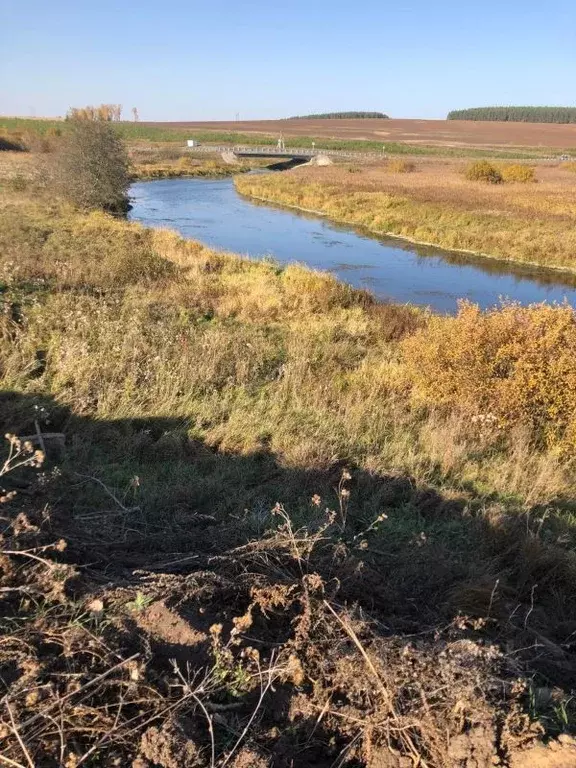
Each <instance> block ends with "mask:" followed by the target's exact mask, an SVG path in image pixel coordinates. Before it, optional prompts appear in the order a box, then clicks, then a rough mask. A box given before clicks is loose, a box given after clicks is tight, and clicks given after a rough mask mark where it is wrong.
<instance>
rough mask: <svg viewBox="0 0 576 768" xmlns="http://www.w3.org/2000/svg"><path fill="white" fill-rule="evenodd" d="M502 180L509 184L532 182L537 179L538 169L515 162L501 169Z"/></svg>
mask: <svg viewBox="0 0 576 768" xmlns="http://www.w3.org/2000/svg"><path fill="white" fill-rule="evenodd" d="M500 173H501V175H502V180H503V181H504V182H506V183H507V184H531V183H533V182H535V181H536V171H535V169H534V168H533V167H532V166H530V165H522V164H521V163H514V164H512V165H505V166H504V167H503V168H501V169H500Z"/></svg>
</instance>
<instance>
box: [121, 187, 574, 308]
mask: <svg viewBox="0 0 576 768" xmlns="http://www.w3.org/2000/svg"><path fill="white" fill-rule="evenodd" d="M131 196H132V203H133V208H132V211H131V212H130V218H131V219H133V220H136V221H140V222H142V223H143V224H146V225H148V226H152V227H168V228H170V229H174V230H176V231H178V232H180V233H181V234H182V235H184V236H185V237H188V238H191V239H194V240H200V241H201V242H203V243H206V244H207V245H209V246H211V247H214V248H221V249H224V250H228V251H234V252H235V253H240V254H244V255H249V256H253V257H264V256H272V257H274V258H275V259H277V260H278V261H279V262H284V263H285V262H290V261H299V262H302V263H304V264H307V265H308V266H310V267H314V268H317V269H323V270H329V271H330V272H333V273H334V274H336V275H337V276H338V277H339V278H340V279H342V280H345V281H346V282H348V283H351V284H352V285H354V286H356V287H359V288H367V289H369V290H370V291H372V292H373V293H374V294H375V295H376V296H378V297H379V298H380V299H382V300H384V301H396V302H400V303H412V304H419V305H423V306H430V307H431V308H432V309H433V310H435V311H438V312H444V313H453V312H455V311H456V307H457V302H458V299H461V298H465V299H469V300H470V301H473V302H476V303H477V304H479V305H480V306H481V307H483V308H487V307H491V306H493V305H495V304H498V303H499V301H500V299H502V298H504V299H511V300H514V301H518V302H520V303H522V304H531V303H535V302H542V301H547V302H562V301H568V302H569V303H570V304H571V305H572V306H575V307H576V275H571V274H569V273H565V272H560V271H556V270H546V269H541V268H536V267H535V268H532V267H528V266H522V265H518V264H512V263H508V262H502V261H497V260H495V259H494V260H493V259H485V258H481V257H474V256H467V255H461V254H456V253H451V252H447V251H442V250H439V249H432V248H427V247H419V246H417V245H413V244H411V243H406V242H403V241H402V240H397V239H378V238H376V237H374V236H371V235H367V234H364V233H362V232H360V231H356V230H354V229H351V228H346V227H342V226H339V225H337V224H332V223H330V222H329V221H328V220H327V219H323V218H321V217H314V216H309V215H305V214H301V213H298V212H295V211H292V210H289V209H285V208H277V207H272V206H268V205H262V204H257V203H253V202H250V201H249V200H247V199H245V198H243V197H241V196H240V195H239V194H238V193H237V192H236V190H235V188H234V183H233V180H232V179H230V178H226V179H217V180H216V179H209V180H207V179H166V180H158V181H146V182H139V183H137V184H134V185H133V187H132V189H131Z"/></svg>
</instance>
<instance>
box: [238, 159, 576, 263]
mask: <svg viewBox="0 0 576 768" xmlns="http://www.w3.org/2000/svg"><path fill="white" fill-rule="evenodd" d="M537 179H538V183H537V184H529V185H520V184H512V185H504V184H503V185H487V184H483V183H481V182H470V181H467V180H466V179H465V178H464V176H463V166H462V165H454V164H444V163H428V164H426V163H419V164H417V165H416V172H413V173H391V172H389V171H388V169H387V167H386V166H385V165H381V166H374V167H370V166H364V167H362V166H357V167H354V166H349V167H333V168H329V169H321V168H314V169H312V168H299V169H297V170H295V171H294V172H292V173H290V174H282V175H266V176H258V177H249V178H248V177H247V178H244V179H238V180H237V181H236V188H237V189H238V191H239V192H241V193H242V194H245V195H248V196H251V197H254V198H257V199H259V200H261V201H265V202H270V203H276V204H281V205H286V206H292V207H295V208H298V209H300V210H305V211H309V212H314V213H316V214H319V215H323V216H327V217H329V218H330V219H332V220H333V221H336V222H340V223H343V224H348V225H352V226H360V227H364V228H366V229H367V230H369V231H371V232H373V233H375V234H378V235H381V236H386V235H387V236H390V235H391V236H395V237H401V238H403V239H406V240H408V241H410V242H414V243H420V244H423V245H432V246H436V247H441V248H446V249H448V250H454V251H459V252H461V253H467V252H468V253H472V254H474V255H482V256H488V257H492V258H497V259H501V260H507V261H518V262H521V263H524V264H530V265H538V266H544V267H553V268H556V269H565V270H570V271H574V270H575V269H576V257H575V256H574V254H575V253H576V234H575V229H574V225H573V224H574V217H575V216H576V191H575V190H574V184H573V173H570V171H569V170H563V169H562V168H561V167H546V166H539V167H538V169H537Z"/></svg>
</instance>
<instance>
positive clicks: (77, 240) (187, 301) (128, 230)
mask: <svg viewBox="0 0 576 768" xmlns="http://www.w3.org/2000/svg"><path fill="white" fill-rule="evenodd" d="M0 233H1V235H0V237H1V238H2V240H1V242H0V245H1V253H2V262H1V268H2V275H3V281H4V283H5V285H6V286H7V293H6V295H5V299H6V301H7V302H8V306H17V307H18V310H17V313H18V315H19V316H20V315H22V316H23V318H24V319H23V320H22V321H19V322H18V323H16V324H15V323H14V321H13V319H12V315H13V312H12V311H7V312H6V313H5V314H4V315H3V320H2V323H3V338H4V342H3V343H2V345H1V353H0V367H1V372H2V379H1V383H2V387H3V388H4V389H12V390H14V391H18V392H23V393H27V392H31V391H34V392H37V391H42V392H44V393H46V394H47V395H50V396H52V397H55V398H56V399H57V400H58V401H60V402H62V403H65V404H66V405H67V406H68V407H69V408H70V409H72V411H73V412H76V413H81V414H87V415H90V416H91V417H95V418H107V419H110V418H125V417H153V416H154V417H156V416H158V417H167V416H170V417H177V418H182V419H185V420H187V421H188V422H191V423H194V424H196V425H197V430H198V434H199V435H201V436H202V438H203V439H205V440H206V441H207V442H208V443H209V444H213V445H218V446H220V447H221V448H222V449H226V450H234V451H238V452H240V453H250V452H253V451H258V450H260V449H261V448H262V447H263V446H266V448H267V449H269V450H271V451H273V452H274V454H276V455H278V456H279V457H281V459H282V461H283V462H284V463H285V465H286V466H308V467H318V468H321V467H328V466H330V465H332V464H333V463H334V462H337V461H340V460H346V461H352V462H354V463H355V464H357V465H358V466H362V467H364V468H366V469H367V470H368V471H377V472H389V471H395V472H403V473H408V474H410V475H411V476H413V477H415V478H416V479H419V480H421V481H422V482H434V483H440V484H446V485H447V487H451V488H453V489H463V488H465V487H474V488H476V489H477V491H479V492H480V493H482V494H483V493H488V494H490V493H494V492H496V493H498V494H499V493H500V492H501V491H503V489H502V482H501V478H502V476H503V474H504V475H506V476H507V477H509V478H511V479H510V481H509V483H508V486H507V488H506V494H507V495H512V496H517V497H518V498H519V499H522V498H527V496H528V494H530V498H531V500H532V501H534V500H535V498H534V493H532V492H531V491H530V489H529V488H528V487H527V478H526V475H525V473H522V472H519V471H518V467H519V466H520V465H522V466H526V457H525V455H523V454H522V452H521V451H520V452H519V450H518V448H517V445H516V441H517V438H516V437H515V436H514V434H515V433H514V432H513V428H514V427H515V426H517V425H520V426H523V425H524V422H525V420H524V418H523V411H522V407H523V406H522V405H521V401H520V400H518V398H517V396H516V394H515V393H516V390H514V391H511V392H510V397H509V398H508V401H507V402H510V404H511V405H510V407H512V405H514V407H515V409H516V410H514V409H512V410H510V412H509V413H508V417H507V420H506V422H505V426H506V428H507V429H508V428H510V430H511V431H510V435H509V436H508V438H506V439H504V440H502V441H501V443H500V444H499V445H498V446H497V448H495V447H494V445H493V444H489V443H487V442H486V441H484V440H483V438H482V436H481V435H479V433H478V430H475V429H471V426H470V422H469V420H464V421H460V422H458V423H459V424H460V426H459V427H458V428H456V427H455V426H454V422H453V419H454V417H455V414H456V413H458V412H459V409H460V405H461V404H462V403H463V404H464V405H465V402H466V401H465V396H464V390H462V393H461V396H460V399H458V397H457V396H456V395H454V396H453V400H452V401H451V404H452V405H453V406H454V408H453V409H450V408H448V410H446V409H445V412H443V411H442V409H441V406H443V405H444V404H445V403H444V402H443V403H439V402H437V401H436V399H435V398H434V396H433V394H434V393H433V388H432V389H431V390H430V392H428V390H425V391H424V394H423V398H422V400H421V401H420V403H417V404H415V405H414V404H412V403H411V402H410V399H409V398H408V397H407V391H408V390H407V386H408V385H407V383H406V382H407V371H408V379H410V382H411V384H410V385H409V386H408V389H410V387H411V386H412V384H415V385H416V386H417V388H418V387H420V389H422V385H420V384H418V381H419V379H418V375H420V377H421V378H422V377H423V376H425V375H428V371H427V369H426V367H425V366H424V365H423V364H422V365H421V364H420V362H418V360H419V358H418V360H416V355H415V353H411V354H412V357H410V356H409V355H407V353H406V352H405V351H403V350H406V349H408V348H409V345H410V344H411V343H412V344H413V345H414V344H416V341H414V342H411V341H407V342H405V345H408V346H399V344H398V342H399V341H400V340H402V339H403V338H406V337H409V336H413V334H414V333H415V332H416V336H413V338H414V339H422V342H421V344H422V345H423V346H424V347H425V346H426V344H431V343H432V341H431V340H433V339H434V338H435V335H436V336H437V335H438V333H439V331H438V330H437V327H438V324H439V323H441V322H442V321H440V320H439V319H428V318H427V316H426V315H425V314H423V313H422V312H420V311H418V310H416V309H410V308H408V307H399V306H398V307H381V306H379V305H377V304H376V303H375V302H374V300H373V299H372V298H371V297H370V296H369V295H368V294H366V293H363V292H359V291H356V290H354V289H352V288H350V287H349V286H347V285H345V284H343V283H340V282H338V281H337V280H336V279H335V278H334V277H332V276H330V275H327V274H322V273H318V272H314V271H311V270H309V269H307V268H305V267H302V266H298V265H296V264H294V265H290V266H288V267H286V268H279V267H278V265H276V264H274V263H272V262H266V261H264V262H258V261H252V260H246V259H242V258H240V257H238V256H235V255H233V254H226V253H222V252H215V251H212V250H210V249H208V248H205V247H203V246H202V245H200V244H198V243H194V242H187V241H184V240H182V239H181V238H179V237H178V236H177V235H175V234H173V233H171V232H168V231H152V230H147V229H144V228H142V227H141V226H139V225H137V224H128V223H126V222H122V221H118V220H114V219H112V218H110V217H108V216H106V215H104V214H98V213H92V214H80V213H77V212H75V211H73V210H72V209H70V208H65V207H59V206H57V205H55V204H54V205H53V206H52V208H50V207H48V206H46V205H39V204H34V203H31V202H30V201H27V199H26V197H25V195H24V194H23V195H21V196H20V198H19V199H18V196H17V195H14V194H12V195H11V198H10V201H9V202H6V201H5V202H4V205H3V206H2V208H1V209H0ZM510 312H511V310H503V311H502V312H496V313H495V314H494V317H495V318H496V320H494V322H495V323H496V322H497V321H498V319H499V318H501V320H500V322H502V323H503V324H505V323H506V322H507V318H508V317H509V315H510ZM522 312H523V317H526V318H532V317H534V318H537V317H539V316H541V318H542V319H541V323H542V325H541V327H547V326H546V324H547V323H548V320H549V321H550V335H549V337H545V339H544V341H543V342H542V346H541V350H540V352H541V357H542V359H543V363H542V365H543V366H544V367H543V368H542V375H543V376H544V375H545V371H546V370H547V369H546V368H545V365H553V364H552V363H551V362H550V360H544V358H545V357H546V350H547V349H548V351H549V350H550V345H552V348H554V347H553V344H554V341H555V340H557V342H558V343H560V337H559V336H558V334H556V332H555V330H554V329H555V327H556V326H555V325H554V323H555V322H556V318H558V319H559V320H558V321H559V322H565V323H569V322H571V321H570V319H569V314H570V310H549V311H547V312H544V311H543V310H523V311H522ZM548 316H549V317H548ZM481 317H483V316H481ZM547 318H548V319H547ZM446 323H449V321H446ZM486 323H489V320H486ZM482 328H484V325H483V324H481V323H480V321H479V323H478V331H477V333H476V336H475V337H474V340H472V344H475V345H477V346H478V352H477V354H478V355H481V354H485V355H487V356H488V357H490V355H492V354H493V352H494V349H493V347H494V346H496V347H497V345H498V343H500V337H498V336H497V335H496V334H495V333H494V334H493V336H492V335H491V334H492V333H493V332H492V330H491V329H490V328H489V327H488V326H486V330H485V331H484V336H482V335H481V330H480V329H482ZM418 329H420V330H418ZM447 333H448V335H450V333H451V332H450V331H449V330H448V331H447ZM478 334H480V336H479V335H478ZM470 341H471V340H470V339H469V338H468V337H467V336H466V335H465V334H463V335H462V343H463V349H465V348H466V344H467V343H469V342H470ZM489 343H490V344H492V346H489V345H488V344H489ZM518 344H519V345H521V344H522V341H521V339H519V340H518ZM482 345H484V346H482ZM431 348H432V347H431ZM530 349H531V347H528V346H527V347H526V350H527V354H528V352H529V350H530ZM39 350H41V351H42V358H43V359H44V360H45V365H44V366H43V368H42V369H41V372H40V374H37V373H35V374H34V376H33V377H32V378H30V371H37V365H36V362H35V361H36V360H37V355H38V351H39ZM471 354H472V353H471ZM440 359H441V358H440V357H438V360H440ZM562 359H563V360H565V369H566V376H571V375H572V373H571V363H570V356H569V354H568V352H566V353H564V357H563V358H562ZM412 361H415V363H414V367H413V368H412V367H411V366H412ZM455 365H456V368H457V370H458V371H460V373H459V374H457V373H453V374H452V375H453V377H456V376H458V375H459V376H461V377H462V378H463V380H465V381H474V377H475V375H476V371H475V369H474V368H473V366H472V365H471V361H470V360H468V359H467V358H466V357H465V356H464V357H463V358H462V360H461V361H458V360H457V361H455ZM418 367H419V368H420V369H419V370H417V369H418ZM554 370H556V369H554ZM439 373H441V371H440V372H439ZM446 375H448V374H446ZM440 380H441V377H440V378H439V381H440ZM455 381H456V378H455ZM458 381H459V379H458ZM562 381H563V379H562ZM525 383H526V382H524V380H522V381H518V382H517V383H516V384H515V386H516V388H517V389H518V397H519V396H520V394H521V393H522V387H524V385H525ZM561 384H562V382H561V381H560V380H558V383H557V391H558V397H560V398H561V397H562V395H561V392H562V386H561ZM454 386H455V387H456V389H458V386H457V382H456V384H455V385H454ZM478 386H480V384H478ZM415 391H416V390H415ZM524 396H525V398H526V402H527V403H528V402H529V400H530V398H535V397H538V395H537V394H536V390H534V389H533V388H532V389H529V388H526V391H525V392H524ZM470 397H471V399H472V401H474V400H475V398H476V393H475V392H472V390H471V394H470ZM515 398H516V399H515ZM526 407H528V405H527V406H526ZM557 407H558V408H560V409H561V415H558V416H557V417H555V418H556V419H557V420H558V419H562V418H565V417H567V413H568V411H567V409H566V407H565V406H564V405H563V402H562V401H561V400H558V401H557ZM461 412H462V413H463V414H464V415H467V411H466V408H464V407H463V408H462V409H461ZM537 426H538V428H540V421H537ZM528 442H529V443H530V440H528ZM544 442H545V443H546V441H544ZM548 442H550V441H548ZM553 444H555V443H554V441H552V442H551V443H550V445H551V446H552V447H551V448H550V450H552V448H553ZM439 446H443V448H442V451H443V453H442V455H440V454H439ZM550 450H549V449H548V448H546V446H545V445H544V444H543V445H542V446H541V447H540V448H538V447H537V446H536V445H534V444H533V443H530V451H531V452H532V453H533V454H534V456H537V457H539V458H538V459H537V461H540V460H541V458H540V457H544V458H543V459H542V460H543V461H544V462H549V466H551V467H553V468H554V469H553V471H552V472H551V480H550V484H549V485H548V486H546V484H544V485H543V486H542V487H541V488H540V489H539V491H538V493H537V494H536V498H537V500H538V501H540V502H545V501H549V500H551V499H552V498H553V497H555V496H556V495H557V494H558V493H560V492H564V493H569V492H570V489H571V488H572V485H571V480H570V479H569V474H568V473H567V470H566V461H558V459H557V458H554V456H553V453H550ZM549 453H550V457H549V458H546V457H548V454H549ZM519 457H521V458H519ZM552 475H553V477H552Z"/></svg>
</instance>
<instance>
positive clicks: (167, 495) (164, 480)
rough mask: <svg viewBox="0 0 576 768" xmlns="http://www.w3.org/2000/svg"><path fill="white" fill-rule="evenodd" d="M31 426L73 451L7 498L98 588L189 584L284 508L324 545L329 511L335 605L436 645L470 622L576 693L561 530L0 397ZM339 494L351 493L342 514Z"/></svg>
mask: <svg viewBox="0 0 576 768" xmlns="http://www.w3.org/2000/svg"><path fill="white" fill-rule="evenodd" d="M36 422H37V423H38V425H39V426H40V428H41V430H42V432H45V433H52V432H55V433H63V434H64V435H65V446H64V447H62V446H61V445H60V441H59V440H54V439H52V438H48V439H47V440H46V448H47V459H48V460H47V463H46V465H45V467H44V468H43V469H44V475H45V476H46V478H47V481H45V482H44V484H43V485H41V486H39V485H38V484H37V483H36V482H35V480H34V478H33V477H32V474H31V471H30V470H26V473H24V474H23V475H18V474H15V476H14V477H7V478H6V487H7V488H8V489H10V487H14V488H15V489H16V490H20V491H23V492H24V495H25V496H26V497H27V498H30V499H35V502H34V503H37V504H40V505H44V504H49V505H50V507H51V508H52V509H53V510H54V513H55V520H56V521H57V528H58V533H59V535H61V536H62V537H63V538H65V539H66V540H67V541H68V549H67V550H66V560H67V561H68V562H71V563H76V564H82V563H89V564H90V565H89V568H90V572H91V573H92V574H93V575H97V574H105V577H104V578H105V579H106V580H107V581H110V580H114V579H115V578H117V579H120V580H130V579H131V578H133V577H132V574H133V572H134V570H135V569H140V570H145V571H148V572H154V573H160V572H162V573H179V574H182V573H193V572H195V571H199V570H202V569H206V568H209V567H210V562H211V559H213V558H218V557H220V556H222V555H223V554H225V553H229V552H231V551H233V550H235V549H236V548H239V547H242V546H244V545H246V544H247V543H248V542H252V541H254V540H258V539H261V538H262V537H265V536H266V535H267V533H269V532H270V531H271V530H274V528H275V527H277V525H278V521H277V519H276V518H275V516H274V514H273V512H272V510H273V508H274V506H275V504H277V503H279V504H281V505H282V506H283V508H284V509H285V510H286V512H287V514H288V515H289V517H290V519H291V521H292V527H293V528H294V529H295V530H297V529H300V528H304V527H307V528H308V529H309V530H315V529H317V528H318V527H319V526H321V525H322V524H323V521H324V520H325V519H326V514H327V510H332V511H333V512H334V515H333V517H334V519H335V522H334V524H333V525H332V526H331V528H330V537H331V539H332V541H333V542H334V543H335V544H336V545H337V546H342V547H343V548H344V549H346V551H347V552H349V553H351V557H352V559H351V560H350V562H349V563H348V564H347V566H346V568H341V566H340V564H339V563H338V562H337V558H333V559H332V560H323V561H322V563H320V564H318V567H319V568H321V569H324V570H323V572H322V576H323V577H324V578H325V579H326V580H327V581H330V579H338V580H339V597H338V599H339V600H340V601H345V602H346V603H347V604H348V603H349V604H358V605H359V606H361V607H362V609H363V610H365V611H367V612H368V613H369V614H370V616H372V617H373V618H374V620H375V621H376V622H377V623H378V625H379V626H380V628H381V631H382V632H383V633H397V634H398V633H400V634H403V635H411V634H419V633H422V632H427V631H434V629H435V628H437V627H438V626H440V625H442V624H445V623H449V622H451V621H452V620H454V618H455V617H456V616H458V615H460V614H463V615H466V616H467V617H470V618H471V619H472V620H476V619H478V620H480V623H479V624H478V631H479V632H480V634H483V633H485V634H486V636H489V637H491V638H498V639H499V640H502V641H506V642H507V643H510V644H511V647H513V648H514V653H516V652H517V649H520V648H524V649H527V650H523V651H519V650H518V653H519V655H520V656H522V657H523V658H525V659H526V662H527V663H528V664H529V665H530V667H531V668H533V669H534V670H535V671H538V672H540V673H541V674H543V675H544V676H545V677H546V679H547V680H548V681H549V682H550V684H554V685H562V686H566V685H567V684H568V683H569V682H576V665H575V664H574V660H573V656H572V653H573V650H574V647H575V646H574V644H575V643H576V620H575V619H574V616H575V615H576V594H575V592H574V589H573V584H574V578H575V577H576V560H575V557H574V554H573V552H572V551H571V550H570V549H568V548H566V547H565V546H563V545H562V541H563V538H565V537H566V536H567V535H568V534H567V533H566V531H568V528H569V526H568V524H567V527H566V531H562V530H560V529H559V527H558V526H559V523H558V520H561V517H560V516H557V517H556V519H555V522H554V526H555V527H554V533H553V536H552V534H550V535H549V536H548V537H547V536H546V535H545V534H546V527H545V522H544V523H543V522H542V510H541V509H537V510H531V511H529V512H527V513H525V514H523V515H515V514H507V513H506V511H505V510H503V509H499V508H494V509H489V510H476V511H472V508H471V507H470V506H469V505H468V504H467V503H465V501H464V500H463V499H461V498H447V497H446V496H445V495H443V494H442V493H441V492H440V491H438V490H437V489H434V488H431V487H422V486H419V485H418V484H417V483H416V482H415V481H414V480H413V479H412V478H410V477H404V476H397V475H393V474H390V475H388V476H385V475H377V474H371V473H368V472H366V471H364V470H362V469H359V468H355V467H351V466H348V467H346V469H347V470H349V471H350V474H351V479H350V480H346V481H344V482H343V483H342V472H343V469H344V467H343V465H341V464H340V465H338V464H336V465H334V466H332V467H330V468H329V469H327V470H323V471H321V470H308V469H306V468H302V467H287V466H284V465H283V463H282V461H281V458H280V457H277V456H275V455H274V454H272V453H271V452H269V451H260V452H258V453H252V454H250V455H237V454H232V453H227V452H223V451H219V450H218V449H217V448H214V447H212V446H208V445H206V444H205V443H204V442H203V441H202V440H200V439H196V438H195V437H194V425H193V423H191V422H187V421H186V420H183V419H171V418H150V419H115V420H100V419H94V418H91V417H83V416H78V415H75V414H73V413H71V412H70V410H69V409H68V408H66V407H65V406H62V405H60V404H58V403H56V402H55V401H54V400H53V399H51V398H48V397H44V396H40V395H33V394H30V395H22V394H19V393H15V392H4V393H2V394H0V423H1V424H2V428H3V431H4V432H11V433H15V434H18V435H34V433H35V431H36ZM11 484H12V485H11ZM339 484H340V488H345V489H346V491H349V493H350V497H349V500H347V501H345V503H344V508H343V507H342V506H341V503H342V497H341V496H340V495H339V491H338V488H339ZM314 498H315V501H313V499H314ZM318 499H320V501H319V500H318ZM382 515H383V516H385V517H384V519H382V520H381V521H380V522H377V520H378V518H379V517H380V516H382ZM344 518H345V521H344ZM344 522H345V524H344ZM350 563H352V566H351V565H350Z"/></svg>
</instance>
